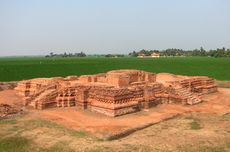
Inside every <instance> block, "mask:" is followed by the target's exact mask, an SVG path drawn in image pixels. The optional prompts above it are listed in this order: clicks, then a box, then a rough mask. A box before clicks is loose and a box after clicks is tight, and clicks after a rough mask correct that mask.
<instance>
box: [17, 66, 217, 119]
mask: <svg viewBox="0 0 230 152" xmlns="http://www.w3.org/2000/svg"><path fill="white" fill-rule="evenodd" d="M15 90H16V91H17V93H18V94H20V95H21V96H23V101H24V102H23V104H24V106H31V107H33V108H35V109H41V110H42V109H46V108H52V107H58V108H62V107H76V109H78V108H80V109H88V110H90V111H92V112H98V113H102V114H104V115H107V116H112V117H115V116H120V115H124V114H127V113H133V112H138V111H141V110H142V109H148V108H154V107H155V106H156V105H158V104H173V103H175V104H183V105H193V104H198V103H200V102H202V98H201V97H202V96H203V95H204V94H209V93H213V92H216V91H217V86H216V84H215V81H214V79H212V78H209V77H206V76H179V75H173V74H166V73H159V74H156V73H151V72H146V71H140V70H114V71H109V72H107V73H100V74H95V75H82V76H79V77H78V76H68V77H65V78H63V77H54V78H36V79H31V80H24V81H20V82H19V83H18V85H17V87H16V88H15Z"/></svg>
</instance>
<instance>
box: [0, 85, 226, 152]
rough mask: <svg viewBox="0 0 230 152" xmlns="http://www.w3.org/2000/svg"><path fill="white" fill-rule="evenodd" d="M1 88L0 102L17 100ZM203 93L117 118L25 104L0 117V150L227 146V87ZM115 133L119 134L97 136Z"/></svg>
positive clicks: (216, 149) (93, 151) (215, 149)
mask: <svg viewBox="0 0 230 152" xmlns="http://www.w3.org/2000/svg"><path fill="white" fill-rule="evenodd" d="M5 93H8V96H6V94H5ZM5 93H4V92H0V101H1V102H3V101H7V100H8V101H9V100H11V102H14V101H16V100H19V98H18V96H17V95H15V96H9V95H10V94H11V93H14V92H12V91H7V92H5ZM203 99H204V102H203V103H201V104H197V105H193V106H182V105H172V104H168V105H159V106H157V107H155V108H152V109H149V110H146V111H141V112H138V113H133V114H129V115H125V116H121V117H116V118H110V117H107V116H104V115H101V114H96V113H92V112H89V111H80V110H76V109H75V108H63V109H56V108H55V109H47V110H43V111H37V110H29V111H28V114H25V115H22V116H20V117H15V118H11V119H6V120H0V128H1V129H0V151H3V152H4V151H17V152H20V151H23V152H24V151H35V152H36V151H55V152H56V151H60V152H61V151H67V152H68V151H77V152H78V151H86V152H101V151H102V152H103V151H106V152H113V151H120V152H123V151H124V152H131V151H138V152H145V151H166V152H168V151H178V152H184V151H188V152H197V151H202V152H209V151H210V152H227V151H230V128H229V126H230V89H229V88H219V90H218V92H217V93H213V94H210V95H205V96H203ZM175 116H176V117H175ZM169 118H173V119H169ZM166 119H167V120H166ZM163 120H165V121H163ZM145 126H149V127H146V128H144V127H145ZM124 132H125V133H127V134H126V135H128V136H125V135H123V134H124ZM117 134H121V135H122V138H119V139H116V140H101V139H106V138H110V137H113V136H115V135H117ZM14 143H15V145H14Z"/></svg>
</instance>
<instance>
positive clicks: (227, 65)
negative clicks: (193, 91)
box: [0, 57, 230, 81]
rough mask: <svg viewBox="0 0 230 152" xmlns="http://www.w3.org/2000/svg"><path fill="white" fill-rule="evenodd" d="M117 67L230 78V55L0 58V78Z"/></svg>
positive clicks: (56, 74) (18, 78) (28, 76)
mask: <svg viewBox="0 0 230 152" xmlns="http://www.w3.org/2000/svg"><path fill="white" fill-rule="evenodd" d="M114 69H139V70H146V71H150V72H156V73H159V72H168V73H173V74H180V75H190V76H193V75H206V76H210V77H212V78H215V79H218V80H230V58H210V57H162V58H135V57H123V58H105V57H85V58H44V57H17V58H0V81H17V80H24V79H31V78H36V77H55V76H68V75H83V74H95V73H102V72H106V71H109V70H114Z"/></svg>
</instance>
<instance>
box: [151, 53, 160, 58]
mask: <svg viewBox="0 0 230 152" xmlns="http://www.w3.org/2000/svg"><path fill="white" fill-rule="evenodd" d="M160 55H161V54H160V53H155V52H153V53H152V54H151V57H153V58H159V57H160Z"/></svg>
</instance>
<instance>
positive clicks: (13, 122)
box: [0, 119, 17, 125]
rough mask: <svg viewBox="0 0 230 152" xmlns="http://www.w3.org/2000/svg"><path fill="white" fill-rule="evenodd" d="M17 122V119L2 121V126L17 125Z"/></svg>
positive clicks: (0, 123)
mask: <svg viewBox="0 0 230 152" xmlns="http://www.w3.org/2000/svg"><path fill="white" fill-rule="evenodd" d="M16 123H17V121H16V120H15V119H2V120H0V125H3V124H4V125H5V124H16Z"/></svg>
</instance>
